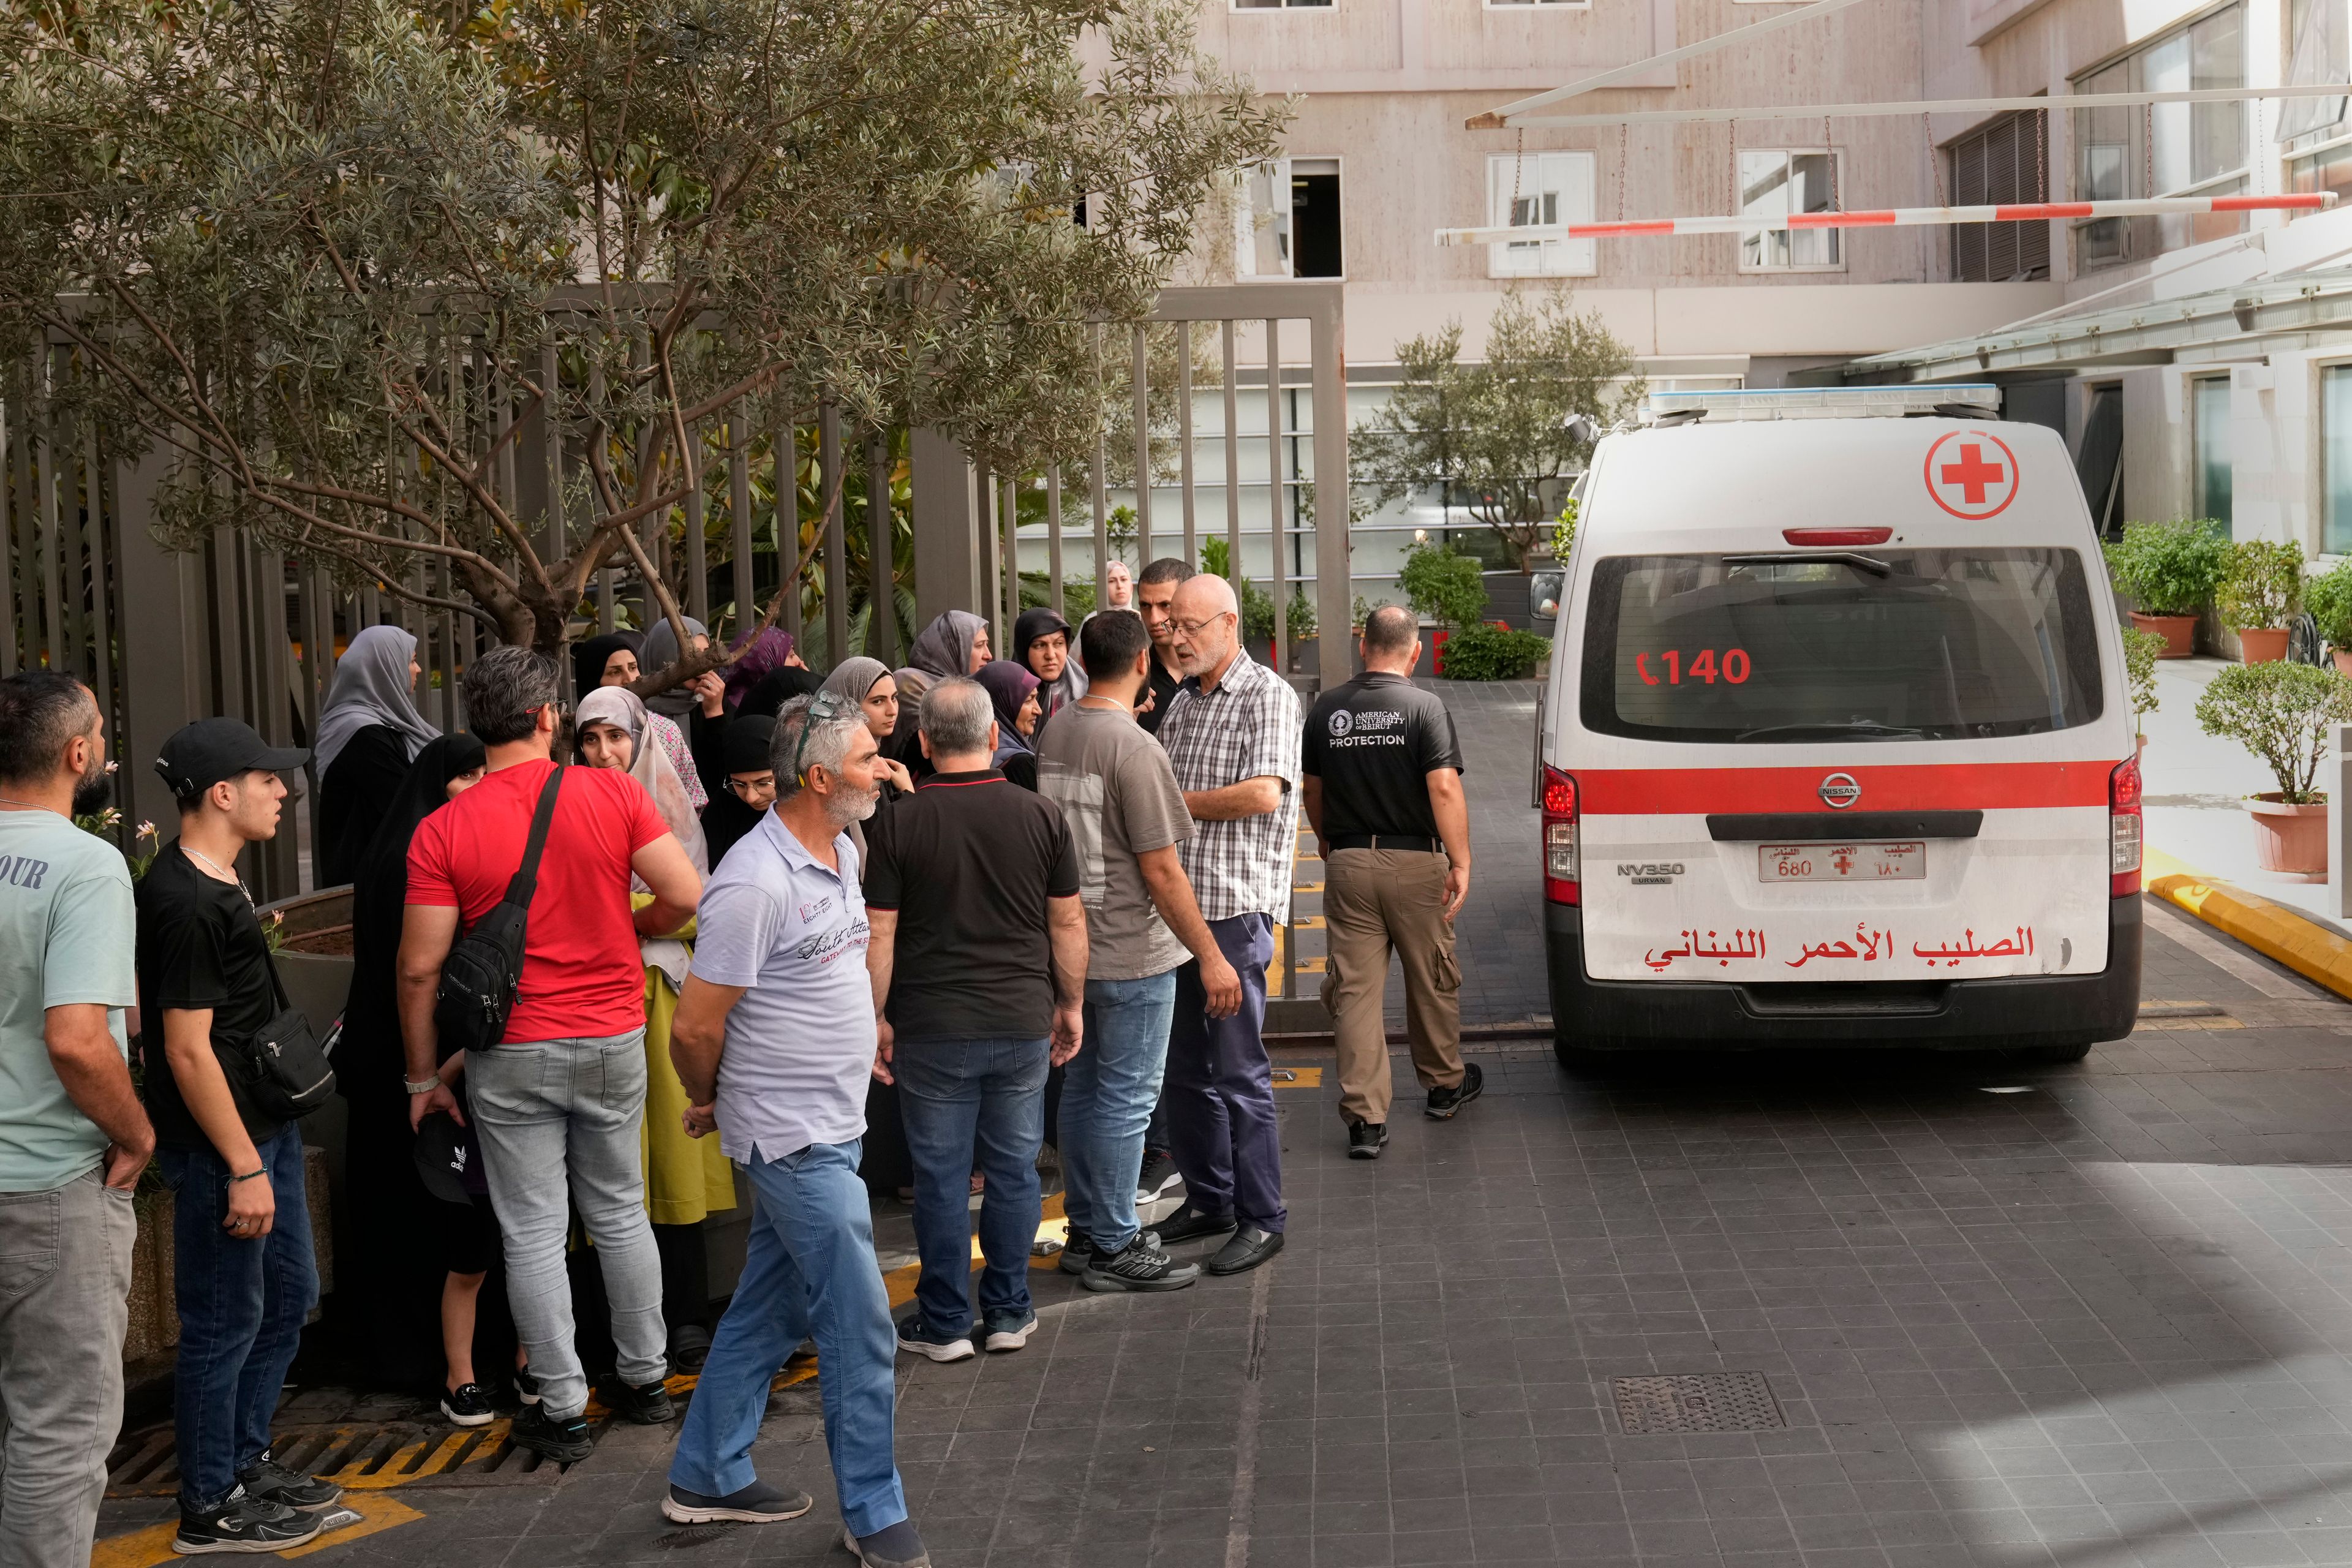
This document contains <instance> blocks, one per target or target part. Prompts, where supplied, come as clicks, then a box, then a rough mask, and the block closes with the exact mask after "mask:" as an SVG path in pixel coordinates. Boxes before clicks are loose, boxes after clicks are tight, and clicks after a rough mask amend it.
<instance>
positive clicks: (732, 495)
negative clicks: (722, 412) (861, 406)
mask: <svg viewBox="0 0 2352 1568" xmlns="http://www.w3.org/2000/svg"><path fill="white" fill-rule="evenodd" d="M784 437H785V445H786V447H790V446H791V444H792V440H791V438H792V426H791V425H790V424H789V423H788V424H786V426H784ZM751 440H752V437H751V419H750V415H749V412H748V410H747V409H746V407H745V405H743V404H740V403H739V404H737V405H735V406H734V407H733V408H730V409H729V410H728V411H727V509H728V512H729V516H728V520H727V521H728V524H729V527H728V530H727V551H728V555H729V557H730V563H731V564H732V565H733V567H734V572H733V574H732V575H733V577H734V579H735V588H734V597H735V635H736V636H738V637H740V636H742V635H743V634H744V633H745V632H748V631H750V630H751V628H752V627H753V626H757V625H759V624H760V614H759V610H760V606H759V603H758V601H759V597H760V590H759V586H758V584H755V583H753V582H752V580H751V565H752V562H751ZM793 559H794V557H792V556H786V555H784V554H782V552H781V551H780V552H778V556H777V563H776V566H777V573H778V579H777V583H776V587H777V590H778V591H779V592H781V593H782V594H783V595H784V615H783V623H784V633H785V635H786V636H788V637H791V638H792V639H793V642H794V643H798V642H799V641H800V640H801V596H800V593H799V587H800V584H799V582H798V580H797V578H796V576H795V574H793V572H792V570H791V563H792V562H793Z"/></svg>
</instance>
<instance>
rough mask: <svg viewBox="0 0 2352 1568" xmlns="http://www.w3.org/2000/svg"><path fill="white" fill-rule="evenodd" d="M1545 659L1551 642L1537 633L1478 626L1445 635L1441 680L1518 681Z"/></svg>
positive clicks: (1501, 627)
mask: <svg viewBox="0 0 2352 1568" xmlns="http://www.w3.org/2000/svg"><path fill="white" fill-rule="evenodd" d="M1548 658H1551V638H1549V637H1545V636H1543V635H1542V634H1540V633H1538V632H1523V631H1517V630H1514V629H1513V628H1511V627H1509V626H1489V625H1486V624H1484V623H1480V624H1476V625H1473V626H1463V627H1461V628H1459V629H1457V630H1455V631H1454V632H1451V633H1449V634H1448V635H1447V637H1446V638H1445V679H1448V680H1519V679H1525V678H1526V677H1527V676H1528V675H1529V674H1531V673H1533V672H1534V670H1535V668H1536V667H1537V666H1538V665H1539V664H1541V663H1543V662H1544V661H1545V660H1546V659H1548Z"/></svg>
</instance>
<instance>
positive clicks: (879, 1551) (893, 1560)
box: [841, 1519, 931, 1568]
mask: <svg viewBox="0 0 2352 1568" xmlns="http://www.w3.org/2000/svg"><path fill="white" fill-rule="evenodd" d="M841 1543H842V1544H843V1545H844V1546H846V1547H848V1548H849V1554H850V1555H851V1556H852V1557H855V1558H856V1559H857V1561H858V1562H859V1563H862V1564H864V1568H931V1554H930V1553H929V1552H927V1551H925V1550H924V1549H923V1538H922V1537H921V1536H920V1535H918V1534H917V1533H916V1532H915V1521H913V1520H911V1519H902V1520H900V1521H898V1523H896V1524H893V1525H890V1526H888V1527H887V1528H885V1529H882V1530H877V1531H875V1532H874V1533H873V1534H871V1535H859V1534H857V1533H856V1531H850V1530H844V1531H842V1532H841Z"/></svg>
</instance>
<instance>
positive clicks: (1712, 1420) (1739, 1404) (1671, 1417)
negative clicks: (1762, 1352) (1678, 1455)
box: [1610, 1372, 1789, 1433]
mask: <svg viewBox="0 0 2352 1568" xmlns="http://www.w3.org/2000/svg"><path fill="white" fill-rule="evenodd" d="M1610 1384H1611V1386H1612V1389H1613V1391H1614V1392H1615V1394H1616V1398H1617V1420H1618V1422H1619V1424H1620V1425H1621V1426H1623V1427H1624V1429H1625V1430H1626V1431H1627V1432H1628V1433H1643V1432H1753V1431H1755V1430H1757V1429H1758V1428H1759V1427H1763V1426H1787V1425H1788V1424H1789V1423H1788V1422H1787V1421H1786V1420H1784V1419H1782V1418H1781V1415H1780V1401H1779V1400H1777V1399H1774V1398H1773V1397H1772V1385H1771V1384H1769V1383H1768V1382H1766V1381H1765V1378H1764V1374H1763V1373H1760V1372H1704V1373H1687V1374H1684V1375H1680V1376H1673V1377H1617V1378H1612V1379H1610Z"/></svg>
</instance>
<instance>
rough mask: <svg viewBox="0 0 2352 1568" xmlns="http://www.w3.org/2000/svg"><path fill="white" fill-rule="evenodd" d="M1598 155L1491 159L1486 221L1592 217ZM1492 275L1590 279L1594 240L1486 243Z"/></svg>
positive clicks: (1588, 220)
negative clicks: (1593, 180)
mask: <svg viewBox="0 0 2352 1568" xmlns="http://www.w3.org/2000/svg"><path fill="white" fill-rule="evenodd" d="M1592 170H1593V158H1592V154H1591V153H1529V154H1528V155H1527V156H1525V157H1513V156H1510V155H1508V154H1504V155H1500V156H1496V157H1492V158H1489V159H1487V160H1486V221H1487V222H1488V223H1489V224H1491V225H1494V226H1496V227H1500V226H1503V225H1506V224H1508V225H1509V226H1512V227H1514V228H1517V227H1520V226H1525V225H1528V224H1552V223H1591V221H1592ZM1486 252H1487V261H1486V276H1487V277H1489V278H1590V277H1591V275H1592V274H1593V272H1594V271H1595V270H1596V265H1597V258H1596V257H1595V255H1594V242H1593V241H1591V240H1589V239H1530V240H1517V241H1513V242H1509V243H1507V244H1503V245H1490V246H1488V247H1486Z"/></svg>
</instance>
